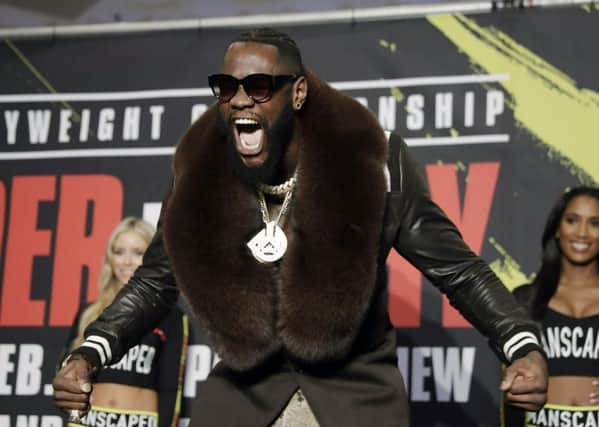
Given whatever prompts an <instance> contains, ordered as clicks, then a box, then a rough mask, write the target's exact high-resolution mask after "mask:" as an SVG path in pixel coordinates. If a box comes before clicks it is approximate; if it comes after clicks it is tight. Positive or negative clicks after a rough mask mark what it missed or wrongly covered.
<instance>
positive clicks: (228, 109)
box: [54, 29, 547, 427]
mask: <svg viewBox="0 0 599 427" xmlns="http://www.w3.org/2000/svg"><path fill="white" fill-rule="evenodd" d="M209 83H210V86H211V87H212V89H213V91H214V94H215V95H216V96H217V98H218V101H219V102H218V104H217V105H215V106H213V107H212V108H210V109H209V110H208V111H207V112H206V113H205V114H204V115H203V116H202V117H201V118H200V119H199V120H198V121H197V122H196V123H195V124H194V125H192V127H191V128H190V129H189V131H188V132H187V134H186V135H185V136H184V138H183V140H182V141H181V143H180V144H179V145H178V147H177V151H176V154H175V160H174V183H173V187H172V191H171V193H170V195H169V197H167V199H166V200H165V202H164V207H163V213H162V216H161V222H160V225H159V231H158V233H157V235H156V237H155V239H154V242H153V243H152V245H151V246H150V248H149V249H148V251H147V252H146V255H145V257H144V264H143V265H142V266H141V267H140V268H139V269H138V271H137V272H136V274H135V276H134V278H133V279H132V280H131V281H130V282H129V284H128V285H127V287H126V289H124V290H123V291H122V292H121V293H120V294H119V295H118V296H117V299H116V301H115V303H114V304H113V305H112V306H111V307H109V308H108V309H107V310H106V311H105V312H104V314H103V315H102V316H101V317H100V318H99V319H98V320H97V321H96V322H95V323H93V324H92V325H90V327H89V328H88V329H87V331H86V337H87V340H86V342H85V343H84V345H83V346H82V347H81V348H80V349H78V350H75V351H74V352H73V353H72V354H71V356H70V357H69V358H68V359H67V361H66V363H64V365H63V366H64V367H63V368H62V369H61V370H60V371H59V372H58V374H57V376H56V378H55V380H54V388H55V394H54V396H55V401H56V405H57V406H58V407H60V408H62V409H63V410H66V411H71V412H73V410H74V411H75V412H73V413H72V415H73V416H74V417H76V416H77V415H82V414H84V413H85V411H86V410H87V407H88V399H87V395H88V393H89V390H90V388H91V383H90V378H91V377H92V376H93V373H94V372H95V371H96V370H97V369H98V368H99V367H100V366H102V365H105V364H107V363H110V362H114V361H115V360H118V359H119V358H120V357H121V356H122V355H123V353H124V352H125V351H126V349H127V348H128V347H129V346H130V345H131V344H132V343H133V342H134V340H135V337H136V336H139V335H140V334H141V333H142V332H143V331H145V330H147V329H148V328H151V327H152V325H153V324H154V323H155V322H156V321H157V320H158V319H159V318H160V317H161V316H162V314H163V313H164V312H166V310H167V309H168V307H170V305H171V304H172V303H173V302H174V300H175V298H176V295H177V289H178V288H179V289H181V290H182V291H183V293H184V294H185V295H186V296H187V298H188V299H189V300H190V302H191V304H192V306H193V308H194V311H195V313H196V315H197V316H198V318H199V320H200V322H201V324H202V326H203V327H204V329H205V331H206V332H207V334H208V336H209V338H210V340H211V344H212V345H213V346H214V349H215V351H216V352H217V353H218V354H219V355H220V357H221V359H222V361H221V362H220V363H219V364H218V365H217V366H216V367H215V368H214V369H213V371H212V372H211V374H210V376H209V377H208V379H207V381H206V384H205V385H204V388H203V392H202V394H201V396H199V398H198V402H197V405H196V407H195V408H194V411H195V412H194V414H195V418H194V420H193V423H192V425H194V426H200V425H201V426H219V427H222V426H259V427H263V426H264V427H266V426H271V425H275V426H279V425H306V426H318V425H320V426H323V427H326V426H334V427H337V426H402V427H403V426H408V425H409V415H408V405H407V403H408V402H407V396H406V392H405V388H404V385H403V381H402V379H401V374H400V372H399V370H398V369H397V360H396V356H395V351H396V344H395V333H394V331H393V329H392V327H391V325H390V322H389V319H388V317H387V311H386V308H387V307H386V269H385V260H386V258H387V254H388V252H389V250H390V249H391V247H393V248H395V249H396V250H398V251H399V252H400V253H401V254H402V255H403V256H404V257H405V258H407V259H408V260H409V261H411V262H412V263H413V264H414V265H415V266H416V267H418V268H419V269H420V270H421V271H422V272H423V273H424V274H425V275H426V276H427V277H428V278H429V279H430V280H431V282H432V283H434V284H435V285H436V286H438V287H439V288H440V289H441V290H442V291H443V292H444V293H445V294H446V295H447V296H448V297H449V299H450V301H451V302H452V304H453V305H454V306H455V307H457V308H458V309H459V310H460V312H461V313H462V314H463V315H464V316H465V317H466V318H467V319H468V320H469V321H470V322H471V323H472V324H473V325H474V326H475V327H477V328H478V329H479V330H480V331H481V332H482V333H483V334H485V335H486V336H488V337H489V339H490V344H491V346H492V348H493V349H494V350H495V351H496V352H497V354H498V355H499V357H500V358H501V359H502V360H503V361H504V362H505V363H506V364H508V365H509V366H508V367H507V369H506V370H505V375H504V380H503V382H502V385H501V388H502V389H503V390H504V391H505V392H506V398H507V400H509V401H511V402H512V403H514V404H516V405H518V406H520V407H522V408H527V409H532V410H536V409H537V408H539V407H540V406H541V405H542V404H543V403H544V401H545V393H546V381H547V380H546V378H547V374H546V365H545V361H544V358H543V355H542V349H541V347H540V346H539V340H538V338H537V330H536V328H535V326H534V324H533V323H532V322H531V321H530V320H529V319H528V317H527V316H526V314H525V313H524V311H523V310H522V309H521V308H520V307H519V306H518V305H517V304H516V303H515V301H514V300H513V298H512V296H511V295H510V294H509V293H508V292H507V291H506V290H505V288H504V287H503V285H502V284H501V283H500V282H499V280H498V279H497V278H496V276H495V275H494V274H493V273H492V272H491V270H490V269H489V268H488V266H487V265H486V264H485V263H484V262H483V261H482V260H481V259H480V258H478V257H476V256H475V255H474V254H473V253H472V252H471V251H470V250H469V249H468V248H467V246H466V245H465V243H464V242H463V240H462V239H461V237H460V235H459V233H458V231H457V230H456V228H455V226H454V225H453V224H452V223H451V222H450V221H449V220H448V219H447V218H446V217H445V215H444V214H443V213H442V212H441V211H440V209H439V208H438V207H437V206H436V205H435V204H434V203H433V202H432V201H431V200H430V198H429V196H428V194H427V191H426V189H425V187H424V184H423V180H422V177H421V175H420V174H419V172H418V167H417V165H416V164H415V163H414V162H413V161H412V160H411V159H410V157H409V154H408V152H407V149H406V146H405V144H404V143H403V141H402V140H401V138H399V137H398V136H394V135H392V136H391V138H387V136H386V134H385V132H384V131H383V130H382V129H381V128H380V126H379V124H378V123H377V121H376V119H375V118H374V116H373V115H372V114H371V113H370V112H369V111H367V110H366V109H365V108H363V107H362V106H361V105H360V104H359V103H357V102H355V101H354V100H352V99H351V98H349V97H347V96H345V95H342V94H341V93H339V92H337V91H335V90H333V89H332V88H331V87H329V86H328V85H326V84H325V83H324V82H322V81H320V80H319V79H318V78H317V77H316V76H315V75H314V74H313V73H311V72H309V71H307V70H306V69H304V67H303V65H302V62H301V57H300V54H299V50H298V49H297V47H296V45H295V42H294V41H293V40H291V39H290V38H289V37H288V36H286V35H285V34H282V33H279V32H277V31H273V30H269V29H260V30H255V31H252V32H250V33H246V34H243V35H242V36H241V37H240V38H238V39H237V40H236V41H234V42H233V43H232V44H230V45H229V47H228V48H227V50H226V53H225V55H224V63H223V74H218V75H213V76H210V77H209ZM166 253H168V258H167V255H166ZM175 276H176V282H177V285H175ZM177 286H178V288H177ZM293 422H295V423H296V424H293Z"/></svg>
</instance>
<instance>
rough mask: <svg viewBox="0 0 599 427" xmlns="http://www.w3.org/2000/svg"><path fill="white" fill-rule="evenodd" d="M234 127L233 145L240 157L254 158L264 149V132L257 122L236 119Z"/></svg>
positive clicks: (247, 119)
mask: <svg viewBox="0 0 599 427" xmlns="http://www.w3.org/2000/svg"><path fill="white" fill-rule="evenodd" d="M233 124H234V125H235V126H234V127H235V143H236V146H237V151H238V152H239V154H241V155H242V156H256V155H258V154H260V153H261V152H262V150H263V148H264V130H263V129H262V126H260V123H259V122H258V121H257V120H254V119H249V118H237V119H234V120H233Z"/></svg>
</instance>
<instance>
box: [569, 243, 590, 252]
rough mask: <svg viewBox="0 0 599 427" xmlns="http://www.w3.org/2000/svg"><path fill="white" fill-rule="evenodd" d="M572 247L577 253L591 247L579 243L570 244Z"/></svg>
mask: <svg viewBox="0 0 599 427" xmlns="http://www.w3.org/2000/svg"><path fill="white" fill-rule="evenodd" d="M572 246H573V247H574V249H577V250H579V251H584V250H587V249H588V248H590V247H591V245H590V244H589V243H580V242H572Z"/></svg>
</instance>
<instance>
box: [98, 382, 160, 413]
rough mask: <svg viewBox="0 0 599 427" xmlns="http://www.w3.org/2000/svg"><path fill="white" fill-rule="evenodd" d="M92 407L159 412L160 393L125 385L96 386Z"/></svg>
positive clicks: (108, 384)
mask: <svg viewBox="0 0 599 427" xmlns="http://www.w3.org/2000/svg"><path fill="white" fill-rule="evenodd" d="M91 403H92V405H93V406H98V407H102V408H112V409H128V410H140V411H152V412H157V411H158V393H156V391H155V390H150V389H147V388H140V387H132V386H128V385H124V384H113V383H98V384H94V389H93V392H92V402H91Z"/></svg>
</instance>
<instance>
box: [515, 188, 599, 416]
mask: <svg viewBox="0 0 599 427" xmlns="http://www.w3.org/2000/svg"><path fill="white" fill-rule="evenodd" d="M542 243H543V259H542V264H541V268H540V270H539V271H538V273H537V274H536V276H535V278H534V280H533V281H532V283H531V284H529V285H525V286H521V287H519V288H516V290H515V291H514V295H515V296H516V297H517V299H518V300H519V301H521V302H523V303H524V304H525V305H526V306H527V307H528V309H529V310H530V313H531V315H532V317H533V318H534V319H535V320H537V321H538V322H539V324H540V326H541V328H542V337H543V345H544V347H545V351H546V353H547V358H548V367H549V389H548V393H547V404H546V405H545V407H544V408H542V409H541V410H540V411H538V412H523V411H519V410H517V409H515V408H514V407H510V406H509V405H505V406H504V425H505V426H506V427H514V426H517V427H522V426H527V427H528V426H530V427H532V426H543V427H546V426H547V427H548V426H551V427H553V426H556V427H557V426H559V427H562V426H564V427H565V426H571V427H578V426H580V427H586V426H599V188H593V187H576V188H574V189H571V190H570V191H567V192H565V193H564V194H563V195H562V196H561V197H560V199H559V200H558V202H557V203H556V204H555V206H554V207H553V209H552V210H551V212H550V214H549V217H548V219H547V223H546V225H545V230H544V232H543V238H542Z"/></svg>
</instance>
